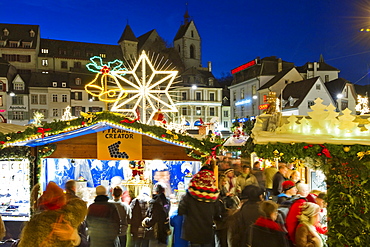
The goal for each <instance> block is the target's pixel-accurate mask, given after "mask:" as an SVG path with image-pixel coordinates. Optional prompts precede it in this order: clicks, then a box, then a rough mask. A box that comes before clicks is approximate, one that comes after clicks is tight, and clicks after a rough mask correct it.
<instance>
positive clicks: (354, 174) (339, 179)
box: [254, 143, 370, 247]
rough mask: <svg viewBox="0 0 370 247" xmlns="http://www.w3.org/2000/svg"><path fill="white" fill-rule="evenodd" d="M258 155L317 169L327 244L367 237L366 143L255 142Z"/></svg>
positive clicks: (369, 169)
mask: <svg viewBox="0 0 370 247" xmlns="http://www.w3.org/2000/svg"><path fill="white" fill-rule="evenodd" d="M254 151H255V152H256V153H257V155H258V156H259V157H263V158H268V159H272V160H273V159H279V160H281V161H284V162H293V161H294V160H297V159H301V160H302V161H303V163H305V165H308V166H311V168H313V169H320V170H322V171H323V172H324V174H325V176H326V183H327V187H328V191H327V193H328V197H327V203H328V208H327V210H328V219H329V222H328V230H329V232H328V240H327V244H328V246H359V247H360V246H366V245H367V244H368V243H369V241H370V223H369V222H370V147H369V146H365V145H350V146H348V145H333V144H307V143H291V144H286V143H274V144H272V143H269V144H266V145H261V144H257V145H255V148H254Z"/></svg>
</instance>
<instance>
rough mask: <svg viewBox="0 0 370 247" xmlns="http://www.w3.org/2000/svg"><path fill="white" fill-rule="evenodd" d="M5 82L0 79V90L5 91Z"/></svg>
mask: <svg viewBox="0 0 370 247" xmlns="http://www.w3.org/2000/svg"><path fill="white" fill-rule="evenodd" d="M4 89H5V83H4V82H3V81H0V91H5V90H4Z"/></svg>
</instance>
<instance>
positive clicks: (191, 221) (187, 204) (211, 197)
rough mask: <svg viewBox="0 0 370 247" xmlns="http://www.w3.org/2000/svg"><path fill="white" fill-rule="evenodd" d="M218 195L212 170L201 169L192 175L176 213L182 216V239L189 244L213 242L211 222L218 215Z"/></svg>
mask: <svg viewBox="0 0 370 247" xmlns="http://www.w3.org/2000/svg"><path fill="white" fill-rule="evenodd" d="M218 196H219V191H218V189H217V187H216V179H215V176H214V173H213V171H212V170H209V169H207V168H206V169H201V170H200V171H199V172H198V173H196V174H195V175H194V176H193V178H192V179H191V180H190V182H189V188H188V190H187V192H186V194H185V196H184V197H183V198H182V199H181V201H180V203H179V207H178V215H183V216H184V221H183V228H182V236H181V238H182V239H185V240H187V241H189V242H190V244H200V245H207V244H212V243H213V240H214V234H213V222H214V220H216V219H218V218H219V217H220V216H219V212H218V210H217V204H216V201H217V199H218Z"/></svg>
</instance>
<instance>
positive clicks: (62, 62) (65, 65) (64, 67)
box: [60, 61, 68, 69]
mask: <svg viewBox="0 0 370 247" xmlns="http://www.w3.org/2000/svg"><path fill="white" fill-rule="evenodd" d="M60 67H61V68H62V69H68V62H67V61H61V62H60Z"/></svg>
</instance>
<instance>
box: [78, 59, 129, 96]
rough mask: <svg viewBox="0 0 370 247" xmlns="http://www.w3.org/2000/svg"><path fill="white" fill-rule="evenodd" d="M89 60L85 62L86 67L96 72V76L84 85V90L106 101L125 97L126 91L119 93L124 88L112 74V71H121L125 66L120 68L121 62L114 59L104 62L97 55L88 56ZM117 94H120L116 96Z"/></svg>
mask: <svg viewBox="0 0 370 247" xmlns="http://www.w3.org/2000/svg"><path fill="white" fill-rule="evenodd" d="M90 61H91V63H88V64H86V67H87V69H88V70H89V71H91V72H94V73H96V76H95V78H94V79H93V80H92V81H91V82H89V83H88V84H87V85H86V86H85V90H86V91H87V92H88V93H89V94H91V95H92V96H94V97H98V98H99V100H100V101H104V102H108V103H112V102H115V101H116V100H119V99H123V98H125V97H126V96H127V93H123V94H121V92H122V91H124V88H123V87H122V86H121V84H120V82H119V81H118V80H117V78H116V77H115V76H113V75H112V72H113V71H117V70H119V71H121V72H122V71H124V70H125V68H122V65H123V62H122V61H121V60H118V59H116V60H114V61H113V62H108V63H107V64H104V63H103V60H102V58H101V57H99V56H94V57H92V58H90ZM100 76H101V77H100ZM99 77H100V80H99ZM118 94H119V95H120V96H117V95H118Z"/></svg>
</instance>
